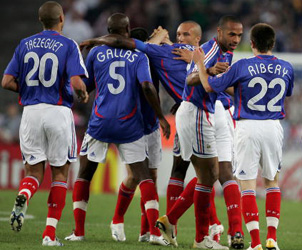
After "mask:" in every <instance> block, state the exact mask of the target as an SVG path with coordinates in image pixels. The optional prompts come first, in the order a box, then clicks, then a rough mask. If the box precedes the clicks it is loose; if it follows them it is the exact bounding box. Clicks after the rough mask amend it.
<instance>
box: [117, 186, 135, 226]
mask: <svg viewBox="0 0 302 250" xmlns="http://www.w3.org/2000/svg"><path fill="white" fill-rule="evenodd" d="M134 192H135V189H134V190H133V189H130V188H127V187H126V186H125V185H124V183H123V182H122V184H121V185H120V189H119V192H118V197H117V202H116V207H115V212H114V216H113V218H112V223H113V224H118V223H124V215H125V213H126V211H127V209H128V207H129V205H130V203H131V201H132V198H133V195H134Z"/></svg>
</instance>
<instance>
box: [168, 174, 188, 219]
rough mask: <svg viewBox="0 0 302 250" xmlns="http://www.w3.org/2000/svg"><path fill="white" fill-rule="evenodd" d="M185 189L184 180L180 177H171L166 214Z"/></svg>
mask: <svg viewBox="0 0 302 250" xmlns="http://www.w3.org/2000/svg"><path fill="white" fill-rule="evenodd" d="M183 189H184V180H182V179H179V178H173V177H171V178H170V180H169V185H168V188H167V211H166V214H168V213H169V211H170V210H171V208H172V207H173V205H174V203H175V202H176V201H177V199H178V197H179V195H180V194H181V193H182V191H183Z"/></svg>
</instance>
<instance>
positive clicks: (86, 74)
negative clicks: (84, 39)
mask: <svg viewBox="0 0 302 250" xmlns="http://www.w3.org/2000/svg"><path fill="white" fill-rule="evenodd" d="M71 40H72V41H73V42H74V43H75V45H76V47H77V50H78V54H79V60H80V64H81V66H82V68H83V69H84V71H85V76H86V77H87V78H88V77H89V75H88V72H87V69H86V66H85V63H84V60H83V57H82V54H81V51H80V48H79V45H78V44H77V43H76V42H75V41H74V40H73V39H71Z"/></svg>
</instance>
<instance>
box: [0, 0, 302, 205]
mask: <svg viewBox="0 0 302 250" xmlns="http://www.w3.org/2000/svg"><path fill="white" fill-rule="evenodd" d="M43 2H45V1H41V0H30V1H29V0H28V1H24V0H14V1H2V3H1V9H2V15H1V17H0V20H1V27H0V29H1V34H2V35H1V39H0V50H1V60H0V70H1V72H3V71H4V69H5V67H6V65H7V63H8V62H9V60H10V58H11V56H12V55H13V52H14V49H15V48H16V46H17V45H18V43H19V41H20V40H21V39H22V38H24V37H26V36H29V35H32V34H34V33H36V32H39V31H40V30H41V25H40V23H39V22H38V16H37V10H38V8H39V6H40V5H41V4H42V3H43ZM58 2H60V3H61V4H62V5H63V7H64V10H65V18H66V20H65V28H64V34H65V35H66V36H67V37H71V38H73V39H75V40H76V41H77V42H81V41H82V40H84V39H87V38H90V37H94V36H100V35H104V34H106V33H107V31H106V20H107V18H108V16H109V15H111V14H112V13H114V12H123V13H126V14H127V15H128V16H129V17H130V21H131V27H132V28H134V27H139V26H140V27H144V28H146V29H147V30H148V31H149V32H150V33H151V32H152V30H153V28H155V27H157V26H158V25H161V26H163V27H164V28H166V29H168V30H169V34H170V38H171V40H172V41H174V40H175V39H174V38H175V31H176V28H177V26H178V25H179V23H180V22H182V21H184V20H189V19H191V20H195V21H197V22H198V23H199V24H200V25H201V26H202V29H203V37H202V42H204V41H207V40H208V39H210V38H212V37H213V36H214V35H215V33H216V25H217V21H218V19H219V17H221V16H222V15H225V14H234V15H237V16H238V17H239V18H240V19H241V20H242V22H243V25H244V36H243V39H242V42H241V44H240V46H239V48H238V49H237V51H236V52H235V60H236V58H240V57H246V56H251V52H250V48H249V36H248V30H249V29H250V27H251V26H252V25H253V24H255V23H257V22H267V23H269V24H271V25H272V26H273V27H274V28H275V29H276V33H277V43H276V48H275V52H276V53H277V55H278V56H279V57H281V58H284V59H287V60H289V61H291V63H292V64H293V66H294V68H295V79H296V80H295V89H294V95H293V97H291V98H290V99H288V101H287V103H286V104H287V105H286V110H287V118H286V119H285V120H284V121H283V122H282V125H283V127H284V135H285V140H284V161H283V171H282V173H281V182H280V185H281V189H282V191H283V197H284V198H289V199H295V200H302V182H301V179H302V154H301V151H302V108H301V107H302V43H301V38H302V25H301V24H302V1H300V0H279V1H269V0H261V1H259V0H245V1H243V0H224V1H222V0H82V1H79V0H78V1H73V0H66V1H58ZM281 10H282V11H281ZM160 97H161V104H162V107H163V110H164V112H165V113H166V114H168V112H169V109H170V107H171V106H172V105H173V102H172V101H171V99H170V98H169V97H168V96H167V95H166V93H165V91H164V90H162V91H161V92H160ZM91 99H93V98H91ZM17 100H18V98H17V95H16V94H14V93H10V92H8V91H4V90H3V89H0V189H16V188H17V187H18V184H19V181H20V179H21V177H22V176H23V175H24V172H23V165H22V161H21V155H20V151H19V145H18V127H19V123H20V118H21V112H22V108H21V107H19V106H18V104H17ZM90 108H91V103H90V105H80V104H76V105H75V106H74V108H73V111H74V115H75V122H76V128H77V134H78V140H79V144H80V142H81V139H82V137H83V134H84V132H85V129H86V125H87V121H88V119H89V114H90ZM170 121H171V122H172V123H173V121H174V118H173V117H170ZM163 143H164V150H163V162H162V165H161V169H159V180H158V184H159V193H160V194H161V195H163V194H164V193H165V189H166V185H167V183H168V178H169V175H170V170H171V166H172V152H171V150H172V149H171V145H172V140H169V141H166V140H163ZM77 169H78V165H77V164H75V166H74V167H73V168H72V170H71V178H70V183H69V188H72V184H73V181H74V180H75V178H76V174H77ZM124 171H125V170H124V167H123V165H122V164H121V163H120V162H119V158H118V156H117V152H116V149H115V148H114V147H112V148H111V151H110V153H109V155H108V161H107V163H106V164H104V166H101V167H99V169H98V172H97V174H96V176H95V178H94V180H93V184H92V187H91V188H92V191H93V192H95V193H100V192H115V191H116V189H117V187H118V185H119V183H120V181H121V180H122V178H123V175H124V174H125V172H124ZM192 175H193V171H192V168H191V170H190V173H189V176H188V178H190V177H191V176H192ZM49 185H50V179H49V169H48V170H47V178H46V179H45V181H44V183H43V186H42V188H47V187H48V186H49ZM258 187H259V193H260V194H261V187H262V182H261V181H260V180H259V183H258ZM218 193H219V192H218ZM263 194H264V193H262V195H263Z"/></svg>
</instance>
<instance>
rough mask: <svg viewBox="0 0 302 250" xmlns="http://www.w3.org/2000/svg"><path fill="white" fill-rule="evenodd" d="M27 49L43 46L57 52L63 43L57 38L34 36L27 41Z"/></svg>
mask: <svg viewBox="0 0 302 250" xmlns="http://www.w3.org/2000/svg"><path fill="white" fill-rule="evenodd" d="M25 45H26V48H27V50H32V49H37V48H42V49H50V50H52V51H54V52H57V51H58V50H59V49H60V48H61V47H62V46H63V44H62V43H60V42H58V41H57V40H55V39H50V38H47V39H46V38H39V37H38V38H34V39H32V40H29V41H28V42H26V43H25Z"/></svg>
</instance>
